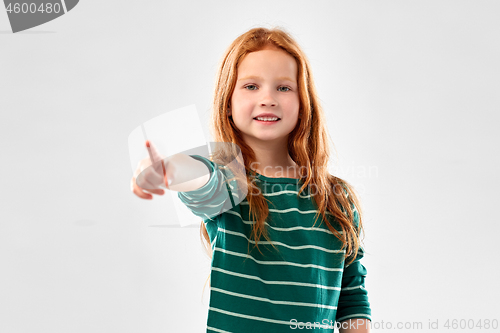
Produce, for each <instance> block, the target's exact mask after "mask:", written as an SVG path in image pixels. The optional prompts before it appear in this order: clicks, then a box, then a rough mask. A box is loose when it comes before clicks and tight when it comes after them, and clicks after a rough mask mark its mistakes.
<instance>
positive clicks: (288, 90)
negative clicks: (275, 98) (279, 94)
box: [280, 86, 292, 92]
mask: <svg viewBox="0 0 500 333" xmlns="http://www.w3.org/2000/svg"><path fill="white" fill-rule="evenodd" d="M280 88H286V89H288V90H285V91H283V90H281V91H283V92H287V91H290V90H292V89H290V88H289V87H285V86H281V87H280Z"/></svg>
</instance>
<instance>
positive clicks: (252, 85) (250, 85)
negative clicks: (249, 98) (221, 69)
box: [245, 84, 255, 90]
mask: <svg viewBox="0 0 500 333" xmlns="http://www.w3.org/2000/svg"><path fill="white" fill-rule="evenodd" d="M248 87H255V85H254V84H249V85H248V86H245V88H248ZM248 90H255V89H248Z"/></svg>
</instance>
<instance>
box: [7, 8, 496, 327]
mask: <svg viewBox="0 0 500 333" xmlns="http://www.w3.org/2000/svg"><path fill="white" fill-rule="evenodd" d="M499 10H500V4H499V3H498V2H497V1H474V2H472V1H456V0H455V1H349V2H347V1H342V2H340V1H311V2H306V1H287V2H278V1H276V2H264V1H252V2H247V1H210V2H209V1H198V2H195V1H182V2H180V1H176V2H172V1H168V2H163V1H151V2H132V1H127V2H123V1H116V0H115V1H106V2H102V1H101V2H97V1H81V2H80V3H79V4H78V5H77V6H76V7H75V8H74V9H73V10H72V11H71V12H69V13H68V14H66V15H63V16H62V17H60V18H58V19H56V20H53V21H51V22H48V23H47V24H44V25H42V26H39V27H36V28H33V29H32V30H28V31H26V32H22V33H18V34H12V33H11V32H10V26H9V23H8V19H7V14H6V12H5V11H3V10H0V31H1V32H2V33H1V34H0V45H1V46H0V48H1V52H0V73H1V74H0V110H1V116H2V118H1V119H2V121H1V122H0V133H1V141H0V148H1V152H2V163H1V164H0V172H1V184H2V186H1V190H0V199H1V202H2V209H1V211H2V215H1V222H0V267H1V274H0V331H1V332H51V333H54V332H74V333H79V332H93V333H99V332H103V333H104V332H106V333H108V332H121V333H125V332H126V333H129V332H130V333H135V332H152V333H153V332H181V331H182V332H202V331H203V330H204V327H205V322H206V310H207V303H208V298H207V296H208V287H207V289H206V290H205V293H204V294H203V293H202V291H203V283H204V282H205V279H206V278H207V276H208V273H209V264H210V263H209V260H208V259H207V258H206V257H205V256H204V254H203V252H202V249H201V243H200V241H199V237H198V229H195V228H182V229H181V228H172V227H165V225H167V224H169V223H170V224H172V223H171V222H172V218H173V217H172V216H169V209H171V206H170V202H169V200H168V198H167V197H166V196H165V197H156V198H155V199H154V200H153V201H145V200H141V199H139V198H137V197H136V196H134V195H133V194H132V193H131V191H130V178H131V176H132V170H131V169H130V163H129V157H128V147H127V137H128V135H129V134H130V132H131V131H132V130H133V129H134V128H136V127H137V126H139V125H140V124H141V123H143V122H145V121H147V120H149V119H151V118H153V117H155V116H158V115H160V114H163V113H164V112H167V111H169V110H173V109H176V108H180V107H183V106H187V105H190V104H196V106H197V109H198V112H199V115H200V119H201V120H202V122H203V124H206V126H205V127H204V130H205V136H206V137H207V139H208V138H210V136H209V127H208V118H209V112H210V108H211V98H212V91H213V81H214V77H215V72H216V68H217V64H218V61H219V59H220V57H221V56H222V54H223V52H224V50H225V49H226V48H227V47H228V45H229V44H230V42H231V41H232V40H233V39H234V38H236V37H237V36H238V35H240V34H241V33H243V32H245V31H246V30H248V29H250V28H252V27H255V26H259V25H264V26H267V27H270V26H273V25H279V26H282V27H284V28H286V29H287V30H288V31H289V32H291V33H292V35H293V36H294V37H295V38H296V39H297V41H298V42H299V43H300V44H301V46H302V47H303V49H304V51H305V52H306V54H307V55H308V57H309V59H310V61H311V64H312V68H313V74H314V78H315V80H316V81H315V82H316V85H317V87H318V91H319V96H320V98H321V101H322V103H323V107H324V109H325V111H326V116H327V119H328V127H329V130H330V134H331V137H332V140H333V142H334V144H335V147H336V150H337V153H338V159H337V161H336V163H337V164H336V165H337V167H336V168H337V171H336V172H337V174H338V175H339V176H341V177H343V178H345V179H346V180H348V181H350V182H351V183H352V184H353V185H355V186H356V188H357V189H358V192H359V194H360V197H361V200H362V203H363V207H364V210H365V216H364V218H365V226H366V239H365V247H366V250H367V255H366V258H365V260H364V265H365V266H366V267H367V269H368V272H369V273H368V278H367V281H366V286H367V289H368V291H369V296H370V301H371V304H372V307H373V320H374V324H377V325H379V326H378V327H381V326H380V325H381V322H382V321H383V322H384V324H385V325H387V323H388V322H391V323H392V325H393V328H394V327H395V325H396V324H397V323H398V322H402V323H404V324H406V323H407V322H409V323H410V324H411V323H413V322H421V323H422V324H423V329H401V330H399V331H406V332H412V331H415V332H426V331H429V332H430V331H436V330H429V329H427V327H428V323H429V321H433V322H435V321H436V320H439V325H440V329H441V330H444V328H443V325H444V323H445V321H446V320H447V319H450V320H453V319H459V320H460V319H466V320H468V319H473V320H475V321H476V322H477V321H478V320H481V319H482V320H484V319H490V320H492V319H495V318H496V319H500V315H499V312H498V309H499V308H500V306H499V305H500V304H499V303H500V302H499V297H498V296H499V291H498V288H497V287H496V283H495V282H494V281H499V279H500V269H499V268H498V258H497V254H496V251H495V250H496V246H495V244H496V242H497V234H498V232H499V227H498V222H499V221H498V217H497V214H496V213H495V211H494V210H495V209H496V208H495V207H497V205H498V202H499V200H498V199H499V195H498V186H499V185H500V184H499V183H500V181H499V176H498V174H497V170H498V167H499V164H500V163H499V157H498V154H497V152H498V148H497V144H498V142H499V141H498V139H499V135H498V131H497V129H498V120H499V117H498V111H499V107H500V100H499V94H498V91H499V88H500V83H499V74H500V64H499V62H498V59H500V39H499V35H500V23H499V21H498V13H499ZM180 139H181V138H180ZM202 296H203V297H204V298H203V299H202ZM406 325H408V324H406ZM374 331H379V332H382V331H386V330H383V329H378V330H374ZM450 331H453V330H450ZM456 331H461V330H456ZM464 331H465V330H464ZM490 331H492V330H490Z"/></svg>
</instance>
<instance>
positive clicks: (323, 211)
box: [132, 28, 371, 333]
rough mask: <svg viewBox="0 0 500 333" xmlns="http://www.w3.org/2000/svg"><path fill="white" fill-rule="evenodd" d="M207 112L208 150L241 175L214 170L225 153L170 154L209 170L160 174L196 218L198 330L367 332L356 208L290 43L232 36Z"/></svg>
mask: <svg viewBox="0 0 500 333" xmlns="http://www.w3.org/2000/svg"><path fill="white" fill-rule="evenodd" d="M213 111H214V112H213V115H212V129H211V130H212V133H213V134H214V138H215V141H216V142H226V143H233V144H235V145H236V146H237V147H239V149H241V153H242V156H243V160H241V161H240V162H241V163H242V164H243V165H244V166H245V168H244V170H245V171H246V173H245V174H243V175H242V174H238V173H237V172H236V171H235V170H234V169H231V168H228V167H226V165H228V164H229V161H230V160H231V159H233V157H234V156H236V155H237V154H235V152H234V150H232V149H231V148H230V147H231V146H230V145H228V146H221V148H220V149H217V150H216V151H215V152H214V154H213V156H212V157H211V159H210V160H209V159H207V158H204V157H201V156H198V155H186V156H182V155H178V156H177V157H175V158H173V159H171V160H169V161H168V163H167V164H166V165H165V166H166V167H167V169H169V168H170V170H174V169H175V170H177V171H176V172H177V173H181V172H187V171H183V170H188V169H191V170H194V169H198V170H200V165H206V167H208V169H209V170H210V174H209V175H208V174H207V175H206V176H204V177H199V178H197V179H196V181H192V182H187V183H183V184H177V187H175V186H174V185H175V184H176V182H175V178H176V176H175V172H170V173H169V172H167V174H168V175H169V176H168V178H169V179H170V182H169V183H168V184H167V185H166V186H165V187H166V188H168V189H171V190H177V191H179V193H178V196H179V198H180V199H181V200H182V201H183V202H184V203H185V204H186V206H187V207H188V208H189V209H190V210H191V211H192V212H193V213H194V214H196V215H197V216H200V217H201V218H203V219H204V220H203V223H202V224H201V229H200V235H202V237H203V240H204V241H205V243H204V244H205V245H206V246H207V251H209V253H211V257H212V263H211V266H212V268H211V277H210V287H211V290H210V304H209V313H208V323H207V332H238V333H239V332H266V333H267V332H289V331H292V330H295V329H322V330H324V332H333V327H334V326H337V327H339V328H340V332H344V333H346V332H369V321H370V320H371V317H370V315H371V310H370V304H369V302H368V297H367V291H366V289H365V288H364V279H365V276H366V270H365V268H364V267H363V265H362V264H361V263H360V261H359V260H360V259H361V258H362V257H363V249H362V247H361V246H360V233H361V231H362V219H361V209H360V208H361V207H360V204H359V202H358V200H357V197H356V195H355V193H354V190H353V188H352V186H351V185H349V184H348V183H347V182H346V181H344V180H342V179H340V178H338V177H335V176H333V175H331V174H329V172H328V171H327V163H328V160H329V156H330V149H329V141H328V134H327V128H326V123H325V117H324V114H323V111H322V108H321V106H320V103H319V98H318V97H317V94H316V89H315V86H314V82H313V78H312V73H311V69H310V65H309V62H308V60H307V58H306V56H305V55H304V53H303V51H302V50H301V48H300V47H299V45H298V44H297V43H296V42H295V41H294V40H293V39H292V37H291V36H290V35H289V34H288V33H286V32H285V31H283V30H281V29H272V30H270V29H266V28H254V29H251V30H249V31H248V32H246V33H244V34H243V35H241V36H239V37H238V38H236V40H235V41H234V42H233V43H232V44H231V45H230V47H229V48H228V49H227V51H226V53H225V55H224V57H223V59H222V62H221V64H220V70H219V72H218V75H217V79H216V86H215V98H214V104H213ZM160 170H161V168H160ZM198 175H199V174H198ZM195 178H196V177H195ZM132 184H133V191H134V193H135V194H137V195H138V196H139V197H141V198H145V199H151V198H152V195H151V194H148V193H145V192H143V189H144V186H143V187H142V188H141V187H140V186H138V184H137V183H136V181H135V178H133V179H132ZM241 186H245V187H246V188H247V189H248V191H247V192H245V193H248V194H247V196H246V198H245V199H244V200H238V199H239V198H237V194H236V193H237V191H236V189H237V188H238V187H241ZM150 192H151V193H154V194H163V193H164V192H163V190H161V189H152V190H150ZM233 199H236V200H237V201H236V200H233ZM228 203H229V207H230V209H228V210H224V209H222V207H225V206H226V205H228ZM320 216H321V219H320V221H319V223H318V218H319V217H320ZM208 245H210V246H208Z"/></svg>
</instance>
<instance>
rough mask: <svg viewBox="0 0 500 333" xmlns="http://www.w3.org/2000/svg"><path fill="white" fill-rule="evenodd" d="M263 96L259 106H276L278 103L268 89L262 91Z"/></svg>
mask: <svg viewBox="0 0 500 333" xmlns="http://www.w3.org/2000/svg"><path fill="white" fill-rule="evenodd" d="M263 91H264V92H263V95H262V99H261V102H260V106H276V105H278V101H277V100H276V98H275V96H274V92H273V91H270V90H269V89H263Z"/></svg>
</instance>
